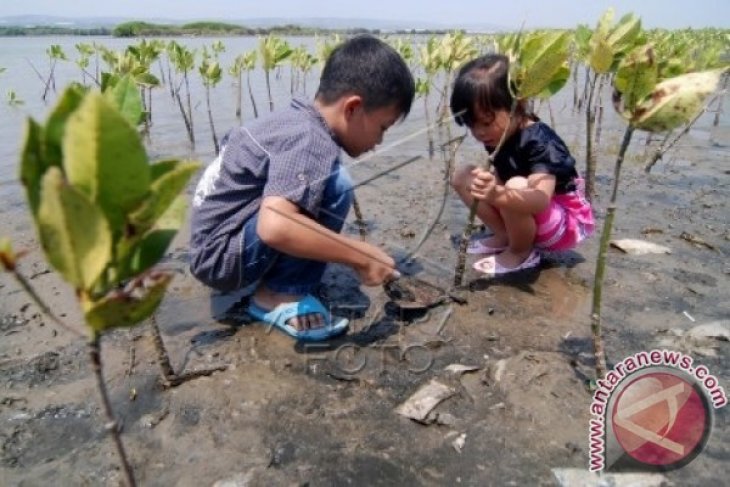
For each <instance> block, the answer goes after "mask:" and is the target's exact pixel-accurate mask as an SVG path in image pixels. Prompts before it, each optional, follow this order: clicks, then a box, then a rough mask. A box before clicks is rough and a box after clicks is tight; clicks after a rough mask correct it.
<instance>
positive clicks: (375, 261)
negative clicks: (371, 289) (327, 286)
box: [354, 242, 400, 286]
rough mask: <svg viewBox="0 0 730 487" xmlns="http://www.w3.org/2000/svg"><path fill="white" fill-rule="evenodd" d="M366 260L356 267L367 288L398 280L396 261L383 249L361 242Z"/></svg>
mask: <svg viewBox="0 0 730 487" xmlns="http://www.w3.org/2000/svg"><path fill="white" fill-rule="evenodd" d="M359 243H360V244H361V245H362V247H360V248H361V249H362V252H363V253H364V254H365V259H363V263H362V264H360V265H356V266H354V269H355V271H356V272H357V274H358V276H359V277H360V280H361V281H362V283H363V284H365V285H366V286H379V285H381V284H383V283H384V282H386V281H390V280H392V279H396V278H397V277H399V275H400V274H399V273H398V271H397V270H395V260H393V258H392V257H391V256H389V255H388V254H386V253H385V252H383V251H382V250H381V249H379V248H378V247H376V246H374V245H370V244H368V243H365V242H359Z"/></svg>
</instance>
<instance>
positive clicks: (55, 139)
mask: <svg viewBox="0 0 730 487" xmlns="http://www.w3.org/2000/svg"><path fill="white" fill-rule="evenodd" d="M84 94H85V93H84V90H83V89H81V88H79V86H78V85H70V86H69V87H68V88H66V90H65V91H64V92H63V94H62V95H61V98H60V99H59V100H58V103H56V106H55V108H54V109H53V112H51V114H50V115H49V117H48V121H47V122H46V134H45V141H44V145H45V149H44V150H45V157H46V160H47V161H48V165H49V166H59V167H60V166H61V161H62V160H63V134H64V133H65V131H66V122H67V121H68V118H69V117H70V116H71V114H72V113H73V112H75V111H76V110H77V109H78V108H79V106H80V105H81V102H82V101H83V99H84Z"/></svg>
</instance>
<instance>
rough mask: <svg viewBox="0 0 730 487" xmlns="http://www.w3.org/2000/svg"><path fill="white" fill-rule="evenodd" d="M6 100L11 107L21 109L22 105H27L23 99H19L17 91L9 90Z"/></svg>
mask: <svg viewBox="0 0 730 487" xmlns="http://www.w3.org/2000/svg"><path fill="white" fill-rule="evenodd" d="M6 96H7V98H6V103H7V104H8V106H10V107H13V108H15V107H19V106H20V105H23V104H25V101H23V100H22V99H21V98H19V97H18V94H17V93H15V90H8V93H7V95H6Z"/></svg>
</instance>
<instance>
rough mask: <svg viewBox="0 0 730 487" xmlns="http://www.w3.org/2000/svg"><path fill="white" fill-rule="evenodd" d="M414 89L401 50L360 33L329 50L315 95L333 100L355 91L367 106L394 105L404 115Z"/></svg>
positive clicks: (370, 108) (367, 107) (329, 100)
mask: <svg viewBox="0 0 730 487" xmlns="http://www.w3.org/2000/svg"><path fill="white" fill-rule="evenodd" d="M415 91H416V88H415V82H414V81H413V75H412V74H411V72H410V70H409V69H408V65H407V64H406V63H405V61H404V60H403V58H402V57H401V56H400V54H398V52H397V51H396V50H395V49H393V48H392V47H390V46H389V45H388V44H386V43H385V42H383V41H381V40H380V39H377V38H376V37H373V36H371V35H359V36H355V37H353V38H351V39H349V40H347V41H345V42H343V43H342V44H340V45H339V46H337V47H336V48H335V49H334V51H332V54H331V55H330V57H329V59H327V62H326V63H325V66H324V69H323V70H322V77H321V79H320V81H319V89H318V90H317V95H316V96H317V98H319V99H321V100H323V101H324V102H325V103H333V102H334V101H336V100H337V99H338V98H340V97H341V96H344V95H346V94H348V93H357V94H358V95H360V96H362V99H363V103H364V105H365V109H366V110H375V109H378V108H384V107H387V106H390V105H395V106H397V107H398V110H399V111H400V113H401V115H402V117H403V118H405V116H406V115H408V112H409V111H410V110H411V103H412V102H413V98H414V95H415Z"/></svg>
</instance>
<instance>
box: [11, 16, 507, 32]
mask: <svg viewBox="0 0 730 487" xmlns="http://www.w3.org/2000/svg"><path fill="white" fill-rule="evenodd" d="M134 20H144V21H145V22H150V23H155V24H169V25H182V24H186V23H189V22H192V21H193V20H192V19H185V20H180V19H177V20H176V19H160V18H149V19H147V18H145V19H140V18H128V17H82V18H72V17H55V16H47V15H16V16H8V17H0V27H3V26H11V25H12V26H20V27H37V26H44V27H65V28H72V29H73V28H77V29H93V28H102V27H103V28H113V27H115V26H116V25H119V24H122V23H125V22H130V21H134ZM195 20H212V21H220V22H226V23H228V24H238V25H242V26H245V27H253V28H266V27H273V26H279V25H298V26H301V27H312V28H320V29H353V28H363V29H369V30H376V29H377V30H382V31H392V30H411V29H416V30H445V29H457V28H458V29H466V30H469V31H479V32H493V31H499V30H505V29H506V28H505V27H504V26H497V25H493V24H471V23H468V22H467V23H464V24H460V25H454V24H441V23H434V22H421V21H409V20H381V19H358V18H328V17H323V18H286V17H267V18H252V19H195Z"/></svg>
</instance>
